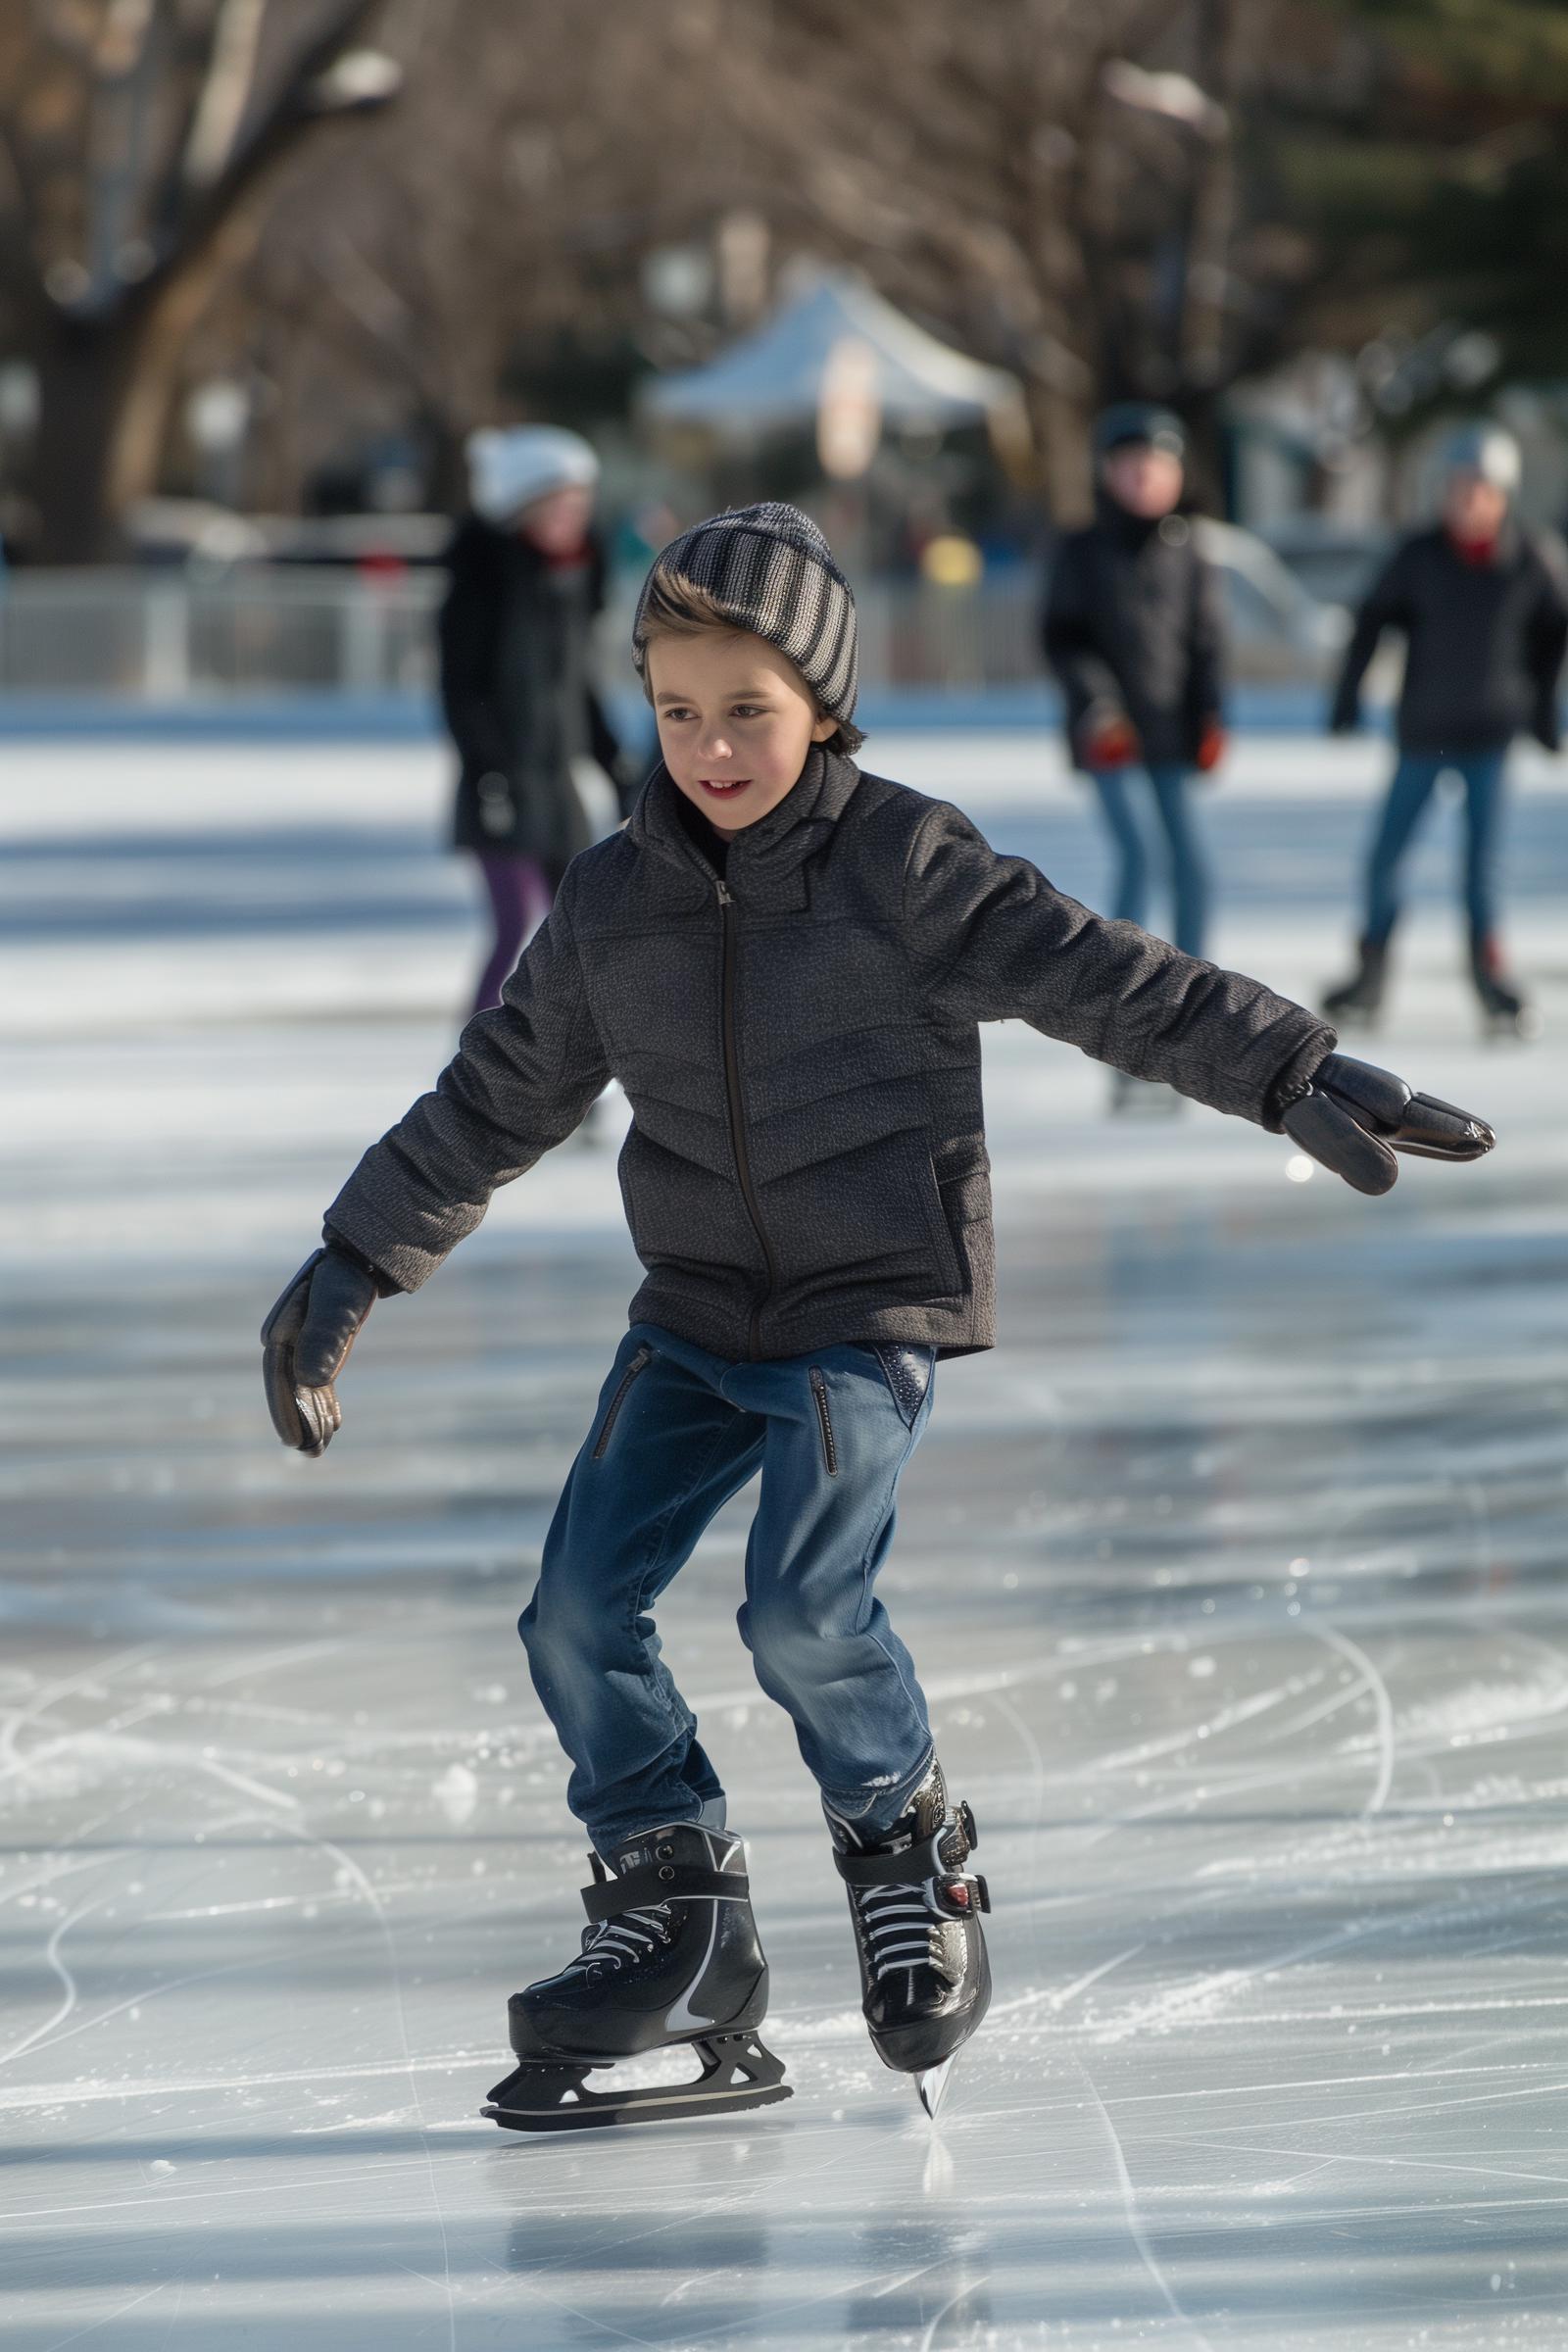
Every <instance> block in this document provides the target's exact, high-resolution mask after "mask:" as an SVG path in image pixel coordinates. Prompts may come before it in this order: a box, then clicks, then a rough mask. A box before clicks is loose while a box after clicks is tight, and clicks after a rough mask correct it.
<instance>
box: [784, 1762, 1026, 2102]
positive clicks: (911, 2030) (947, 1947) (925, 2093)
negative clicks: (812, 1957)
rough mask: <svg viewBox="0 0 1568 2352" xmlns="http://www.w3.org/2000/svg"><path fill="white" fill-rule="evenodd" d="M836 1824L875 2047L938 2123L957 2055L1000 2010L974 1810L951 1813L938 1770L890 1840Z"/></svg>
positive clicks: (833, 1819)
mask: <svg viewBox="0 0 1568 2352" xmlns="http://www.w3.org/2000/svg"><path fill="white" fill-rule="evenodd" d="M824 1809H825V1808H824ZM827 1822H828V1828H829V1830H830V1831H831V1832H832V1836H833V1847H834V1855H833V1858H834V1861H835V1863H836V1864H837V1866H838V1873H839V1876H840V1878H841V1879H842V1880H843V1881H844V1883H845V1885H846V1887H848V1888H849V1894H850V1917H851V1919H852V1920H853V1921H854V1923H855V1940H856V1943H857V1945H858V1949H859V1955H860V1989H861V1992H862V1994H863V1995H864V1998H863V1999H862V2001H861V2004H860V2005H861V2008H862V2009H863V2011H864V2013H865V2022H866V2024H867V2025H868V2026H869V2027H870V2029H871V2042H872V2046H873V2048H874V2049H875V2051H876V2054H877V2056H878V2057H879V2058H880V2059H881V2061H882V2063H883V2065H884V2066H889V2067H892V2068H893V2069H894V2071H895V2073H898V2074H903V2075H913V2076H914V2078H915V2087H916V2089H917V2090H918V2092H919V2094H920V2104H921V2105H922V2106H923V2107H924V2109H925V2111H926V2113H927V2115H935V2113H936V2111H937V2108H938V2105H939V2104H940V2102H941V2098H942V2094H943V2092H944V2090H945V2089H946V2088H947V2081H948V2069H949V2066H950V2065H951V2064H952V2061H953V2058H954V2055H955V2053H956V2051H957V2050H959V2049H961V2048H962V2046H963V2044H964V2043H965V2042H966V2041H967V2040H968V2038H969V2036H970V2034H972V2033H973V2032H974V2030H975V2028H976V2026H978V2025H979V2023H980V2020H981V2019H982V2018H983V2017H984V2016H985V2013H986V2011H987V2009H988V2008H989V2007H990V2004H991V1964H990V1962H989V1961H988V1960H987V1958H986V1942H985V1936H984V1935H983V1934H982V1932H981V1928H980V1913H981V1912H982V1911H989V1910H990V1908H991V1897H990V1895H989V1894H988V1892H987V1890H986V1883H985V1881H984V1879H981V1878H976V1877H974V1876H972V1875H968V1874H966V1873H965V1871H964V1867H963V1866H964V1863H965V1862H966V1861H967V1859H968V1857H969V1854H970V1851H971V1849H972V1848H973V1847H974V1846H975V1845H976V1844H978V1842H979V1838H978V1835H977V1833H976V1830H975V1826H974V1815H973V1814H972V1813H971V1812H970V1810H969V1808H968V1806H967V1805H959V1806H957V1807H956V1809H952V1810H950V1808H949V1805H948V1792H947V1787H946V1785H945V1783H944V1781H943V1778H942V1767H941V1765H940V1764H935V1763H933V1765H932V1767H931V1770H930V1772H929V1773H928V1774H927V1776H926V1778H925V1780H924V1781H922V1782H921V1784H920V1787H919V1788H918V1789H916V1790H915V1793H914V1797H913V1799H912V1801H911V1803H910V1806H909V1809H908V1811H907V1813H906V1814H905V1815H904V1817H903V1819H902V1820H900V1821H898V1822H896V1823H895V1824H894V1826H893V1828H892V1829H891V1830H890V1831H888V1833H887V1834H886V1836H885V1837H882V1838H877V1839H876V1840H875V1841H874V1842H873V1841H870V1840H868V1839H866V1838H863V1837H862V1836H861V1835H860V1833H859V1832H858V1831H857V1830H856V1828H855V1827H854V1825H853V1824H852V1823H850V1822H847V1821H841V1820H840V1819H839V1817H838V1815H837V1814H836V1813H833V1812H828V1816H827Z"/></svg>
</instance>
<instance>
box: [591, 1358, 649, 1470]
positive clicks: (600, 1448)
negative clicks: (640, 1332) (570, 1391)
mask: <svg viewBox="0 0 1568 2352" xmlns="http://www.w3.org/2000/svg"><path fill="white" fill-rule="evenodd" d="M653 1360H654V1351H653V1349H652V1348H638V1350H637V1352H636V1354H635V1355H634V1356H633V1357H632V1359H631V1362H630V1363H629V1364H628V1365H627V1366H626V1369H625V1371H624V1372H623V1373H622V1374H621V1376H620V1386H619V1388H617V1389H616V1391H615V1394H614V1395H613V1397H612V1398H611V1399H610V1408H609V1410H608V1412H607V1413H606V1414H605V1418H604V1421H603V1423H602V1424H601V1426H600V1431H599V1436H598V1439H597V1441H596V1442H595V1445H594V1455H593V1458H594V1460H595V1461H596V1462H599V1461H603V1459H604V1455H605V1447H606V1446H608V1445H609V1444H610V1437H611V1432H612V1431H613V1428H614V1426H615V1423H616V1422H617V1421H618V1420H619V1419H620V1408H621V1406H622V1405H623V1404H624V1403H625V1401H626V1396H627V1392H628V1391H629V1389H630V1388H631V1384H632V1382H633V1381H634V1380H635V1379H636V1378H637V1375H638V1373H639V1372H646V1371H647V1369H648V1367H649V1365H650V1364H651V1363H652V1362H653Z"/></svg>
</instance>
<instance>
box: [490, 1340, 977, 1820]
mask: <svg viewBox="0 0 1568 2352" xmlns="http://www.w3.org/2000/svg"><path fill="white" fill-rule="evenodd" d="M934 1355H935V1351H934V1350H933V1349H931V1348H903V1349H900V1350H898V1351H897V1359H902V1366H901V1363H900V1361H899V1360H897V1359H896V1358H895V1356H894V1351H892V1350H890V1351H889V1358H890V1362H889V1364H887V1365H885V1364H884V1361H883V1357H882V1355H881V1354H880V1353H879V1352H878V1351H877V1350H876V1349H875V1348H853V1347H835V1348H820V1349H818V1351H817V1352H816V1353H815V1354H814V1355H811V1356H787V1357H784V1358H782V1359H779V1360H777V1361H775V1362H771V1363H732V1362H730V1361H729V1360H727V1359H726V1358H725V1357H723V1356H718V1355H711V1354H709V1352H708V1351H707V1349H706V1348H696V1347H693V1346H692V1344H691V1343H690V1342H689V1341H687V1340H681V1339H677V1338H676V1337H675V1336H674V1335H673V1333H671V1332H667V1331H663V1330H662V1329H661V1328H660V1327H659V1326H658V1325H657V1324H654V1323H634V1324H633V1325H632V1327H631V1329H630V1331H628V1332H627V1334H626V1337H625V1339H624V1340H623V1341H622V1342H621V1345H620V1347H619V1348H618V1349H617V1351H616V1355H615V1360H614V1362H613V1365H612V1366H611V1370H610V1377H609V1379H608V1380H607V1381H606V1382H605V1385H604V1388H603V1390H602V1391H601V1393H600V1398H599V1409H598V1412H597V1413H596V1415H595V1417H594V1424H593V1427H592V1429H591V1430H590V1431H589V1433H588V1436H587V1437H586V1438H585V1439H584V1441H583V1445H582V1449H581V1451H580V1452H579V1453H578V1455H577V1458H576V1460H575V1462H574V1463H573V1464H572V1467H571V1474H570V1476H569V1477H568V1478H567V1480H566V1485H565V1489H564V1492H563V1494H562V1497H561V1500H560V1502H559V1503H558V1504H557V1506H556V1515H555V1519H554V1521H553V1522H552V1524H551V1529H550V1533H549V1535H548V1536H547V1537H546V1539H545V1548H544V1558H543V1561H542V1563H541V1567H540V1574H539V1583H538V1586H537V1589H536V1590H535V1593H534V1595H533V1598H532V1599H531V1600H530V1601H529V1603H528V1606H527V1607H526V1608H525V1609H524V1611H523V1613H522V1616H521V1618H520V1620H519V1622H518V1629H517V1630H518V1631H519V1633H520V1634H521V1636H522V1639H523V1643H524V1645H525V1647H526V1649H527V1652H528V1666H529V1671H530V1672H531V1674H532V1676H533V1682H534V1689H535V1690H536V1691H538V1693H539V1697H540V1699H541V1701H542V1703H543V1705H544V1708H545V1711H546V1713H547V1714H548V1715H549V1717H550V1720H551V1722H552V1723H553V1724H554V1725H555V1727H556V1731H557V1734H558V1735H559V1737H560V1740H561V1744H562V1746H563V1747H564V1749H565V1751H566V1753H567V1755H568V1756H569V1757H570V1758H571V1765H572V1771H571V1779H570V1782H569V1784H568V1786H567V1789H566V1801H567V1803H568V1804H569V1805H570V1807H571V1810H572V1812H573V1813H574V1814H575V1815H576V1816H577V1819H578V1820H579V1821H580V1822H582V1823H583V1824H584V1826H585V1827H586V1829H587V1831H588V1833H589V1835H590V1837H591V1838H593V1841H594V1843H595V1845H596V1846H597V1847H598V1849H599V1850H600V1852H601V1853H604V1854H607V1855H608V1854H610V1853H611V1852H612V1851H613V1849H614V1847H615V1846H616V1845H618V1844H621V1843H624V1841H625V1840H626V1839H627V1838H635V1837H637V1836H638V1835H640V1834H641V1833H643V1832H644V1831H647V1830H653V1829H658V1828H661V1827H662V1825H663V1824H664V1823H665V1822H669V1821H693V1820H696V1819H698V1818H699V1817H706V1818H707V1819H708V1820H709V1821H710V1822H711V1823H714V1824H718V1823H721V1822H722V1820H723V1812H722V1803H723V1790H722V1789H721V1787H720V1785H719V1780H718V1776H717V1774H716V1773H715V1772H714V1770H713V1767H712V1765H711V1763H710V1761H709V1759H708V1756H707V1754H706V1753H705V1751H704V1749H703V1748H702V1747H701V1746H700V1744H699V1742H698V1740H697V1724H696V1718H695V1717H694V1715H693V1714H692V1711H691V1709H690V1707H688V1706H687V1704H686V1701H685V1700H684V1699H683V1698H682V1697H681V1694H680V1692H679V1691H677V1690H676V1688H675V1684H674V1681H673V1678H672V1677H671V1675H670V1672H669V1669H668V1667H667V1666H666V1665H665V1664H664V1662H663V1660H662V1657H661V1655H660V1642H659V1636H658V1634H657V1633H656V1632H655V1630H654V1620H653V1618H652V1616H651V1615H650V1614H649V1612H650V1610H651V1608H652V1606H653V1603H654V1602H655V1601H656V1600H657V1598H658V1597H659V1595H660V1593H662V1591H663V1590H664V1588H665V1586H666V1585H667V1584H668V1583H669V1582H670V1580H671V1578H672V1577H674V1576H675V1574H676V1573H677V1571H678V1570H679V1569H681V1568H682V1567H683V1566H684V1565H685V1563H686V1561H687V1560H688V1559H689V1558H690V1557H691V1554H692V1552H693V1550H694V1549H695V1547H696V1544H697V1542H698V1539H699V1537H700V1536H701V1535H702V1533H703V1530H704V1529H705V1528H706V1527H707V1525H708V1523H709V1521H710V1520H711V1518H712V1517H713V1515H714V1513H715V1512H716V1511H717V1510H718V1509H719V1507H720V1506H721V1505H722V1504H723V1503H725V1502H727V1501H728V1500H729V1497H730V1496H731V1495H734V1494H737V1493H738V1492H739V1490H740V1489H741V1488H742V1487H743V1486H745V1484H746V1482H747V1480H748V1479H749V1478H750V1477H751V1476H752V1475H753V1473H754V1472H755V1471H756V1470H758V1469H760V1471H761V1473H762V1483H761V1492H760V1495H759V1497H758V1506H757V1516H756V1518H755V1519H754V1520H753V1522H752V1532H751V1538H750V1541H749V1542H748V1544H747V1547H746V1599H745V1603H744V1605H743V1607H742V1608H741V1611H740V1615H739V1624H740V1630H741V1639H742V1641H743V1642H745V1643H746V1646H747V1648H748V1649H749V1650H750V1651H751V1653H752V1658H753V1662H754V1664H755V1666H756V1670H757V1679H758V1681H759V1682H760V1684H761V1686H762V1689H763V1690H764V1691H766V1692H767V1694H768V1696H769V1697H770V1698H774V1699H777V1701H778V1702H779V1704H780V1705H781V1706H782V1707H785V1708H787V1709H788V1711H789V1713H790V1715H791V1716H792V1717H793V1718H794V1722H795V1733H796V1738H797V1740H798V1741H799V1743H800V1750H801V1754H802V1756H803V1757H804V1759H805V1761H806V1764H807V1767H808V1769H809V1771H810V1772H811V1773H812V1775H813V1776H814V1778H815V1779H816V1781H817V1783H818V1785H819V1787H820V1788H821V1789H822V1792H823V1794H824V1795H825V1796H826V1798H827V1799H828V1802H829V1803H830V1804H831V1805H832V1806H833V1808H834V1810H835V1812H838V1813H841V1814H843V1815H844V1816H845V1817H846V1818H847V1819H850V1820H853V1821H856V1822H858V1823H859V1824H860V1825H861V1826H862V1827H864V1828H866V1829H868V1830H870V1831H872V1832H876V1831H879V1830H882V1829H885V1828H887V1827H889V1826H890V1825H891V1824H892V1823H893V1822H894V1821H896V1820H897V1819H898V1817H899V1815H900V1814H901V1813H902V1812H903V1811H904V1809H905V1807H906V1805H907V1801H908V1798H909V1796H910V1794H911V1793H912V1791H913V1790H914V1789H915V1788H917V1787H918V1785H919V1783H920V1781H921V1780H922V1778H923V1777H924V1774H925V1771H926V1767H927V1765H928V1763H929V1761H930V1757H931V1729H930V1724H929V1722H928V1719H927V1716H926V1705H925V1698H924V1695H923V1693H922V1691H921V1690H920V1686H919V1683H918V1682H917V1681H916V1679H915V1673H914V1667H913V1664H912V1663H911V1661H910V1658H909V1653H908V1651H907V1649H906V1648H905V1646H904V1644H903V1642H901V1641H900V1640H899V1638H898V1636H897V1635H896V1634H895V1633H894V1631H893V1628H892V1626H891V1625H890V1624H889V1622H888V1615H887V1611H886V1610H885V1609H884V1608H883V1606H882V1603H881V1602H880V1601H879V1600H878V1599H877V1598H876V1595H875V1593H874V1591H873V1589H872V1588H873V1586H874V1583H875V1579H876V1574H877V1570H878V1569H879V1568H880V1567H881V1565H882V1563H883V1561H884V1559H885V1558H886V1557H887V1553H888V1548H889V1546H890V1544H891V1543H892V1541H893V1524H894V1497H895V1495H896V1493H897V1489H898V1483H899V1476H900V1473H901V1472H902V1470H903V1468H904V1465H905V1463H906V1462H907V1460H908V1458H909V1456H910V1454H911V1453H912V1452H913V1451H914V1448H915V1446H917V1444H918V1443H919V1440H920V1437H921V1435H922V1433H923V1431H924V1429H925V1424H926V1420H927V1418H928V1416H929V1414H930V1410H931V1394H932V1386H933V1382H932V1369H933V1363H934Z"/></svg>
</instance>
